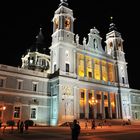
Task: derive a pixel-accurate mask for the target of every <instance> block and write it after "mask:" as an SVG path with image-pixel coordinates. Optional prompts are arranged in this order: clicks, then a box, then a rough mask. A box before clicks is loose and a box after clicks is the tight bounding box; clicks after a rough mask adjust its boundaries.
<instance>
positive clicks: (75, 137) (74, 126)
mask: <svg viewBox="0 0 140 140" xmlns="http://www.w3.org/2000/svg"><path fill="white" fill-rule="evenodd" d="M80 129H81V127H80V125H79V124H78V122H77V120H76V119H74V120H73V123H72V125H71V135H72V140H78V137H79V134H80Z"/></svg>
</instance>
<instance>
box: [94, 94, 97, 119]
mask: <svg viewBox="0 0 140 140" xmlns="http://www.w3.org/2000/svg"><path fill="white" fill-rule="evenodd" d="M94 99H95V100H97V96H96V92H95V91H94ZM94 118H95V119H96V118H97V103H96V104H94Z"/></svg>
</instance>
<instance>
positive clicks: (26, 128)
mask: <svg viewBox="0 0 140 140" xmlns="http://www.w3.org/2000/svg"><path fill="white" fill-rule="evenodd" d="M24 124H25V130H26V131H28V128H29V121H25V122H24Z"/></svg>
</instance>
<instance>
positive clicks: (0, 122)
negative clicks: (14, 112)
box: [0, 120, 2, 131]
mask: <svg viewBox="0 0 140 140" xmlns="http://www.w3.org/2000/svg"><path fill="white" fill-rule="evenodd" d="M1 127H2V121H1V120H0V131H1Z"/></svg>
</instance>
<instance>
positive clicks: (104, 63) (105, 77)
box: [102, 61, 107, 81]
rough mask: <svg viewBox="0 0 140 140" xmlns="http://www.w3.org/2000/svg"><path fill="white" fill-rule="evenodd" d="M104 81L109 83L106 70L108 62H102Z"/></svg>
mask: <svg viewBox="0 0 140 140" xmlns="http://www.w3.org/2000/svg"><path fill="white" fill-rule="evenodd" d="M102 79H103V80H104V81H107V69H106V62H105V61H102Z"/></svg>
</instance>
